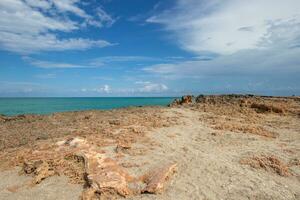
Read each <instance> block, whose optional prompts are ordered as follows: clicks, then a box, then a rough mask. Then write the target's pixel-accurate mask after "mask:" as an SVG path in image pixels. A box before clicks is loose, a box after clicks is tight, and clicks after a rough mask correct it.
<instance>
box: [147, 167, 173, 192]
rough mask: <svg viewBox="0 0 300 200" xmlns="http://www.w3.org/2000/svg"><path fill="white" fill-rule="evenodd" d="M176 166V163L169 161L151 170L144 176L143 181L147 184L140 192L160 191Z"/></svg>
mask: <svg viewBox="0 0 300 200" xmlns="http://www.w3.org/2000/svg"><path fill="white" fill-rule="evenodd" d="M176 167H177V164H176V163H170V164H167V165H165V166H163V167H160V168H157V169H155V170H153V171H151V172H150V173H149V174H148V175H146V176H145V177H144V182H145V183H146V184H147V186H146V187H145V189H143V190H142V192H143V193H145V192H146V193H153V194H158V193H161V192H162V191H163V189H164V186H165V184H166V182H167V180H168V178H169V177H170V176H171V175H172V174H173V173H174V172H175V170H176Z"/></svg>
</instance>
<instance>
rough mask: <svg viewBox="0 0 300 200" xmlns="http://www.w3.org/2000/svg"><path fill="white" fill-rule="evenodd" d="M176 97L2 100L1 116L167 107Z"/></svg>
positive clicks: (0, 103)
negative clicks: (137, 107) (129, 107)
mask: <svg viewBox="0 0 300 200" xmlns="http://www.w3.org/2000/svg"><path fill="white" fill-rule="evenodd" d="M174 99H175V98H174V97H82V98H81V97H78V98H0V114H2V115H8V116H13V115H20V114H51V113H55V112H65V111H80V110H108V109H114V108H122V107H128V106H167V105H168V104H169V103H170V102H171V101H172V100H174Z"/></svg>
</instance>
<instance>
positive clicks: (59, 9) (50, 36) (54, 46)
mask: <svg viewBox="0 0 300 200" xmlns="http://www.w3.org/2000/svg"><path fill="white" fill-rule="evenodd" d="M79 5H80V1H79V0H49V1H41V0H26V1H22V0H1V1H0V48H1V49H5V50H8V51H14V52H18V53H32V52H37V51H61V50H70V49H80V50H81V49H87V48H91V47H105V46H109V45H111V44H110V43H109V42H107V41H104V40H90V39H84V38H66V37H65V38H60V37H59V34H58V33H59V32H72V31H76V30H78V29H80V28H81V27H82V24H86V25H95V23H96V22H97V26H98V27H102V26H106V24H107V25H108V26H110V25H111V24H113V22H114V20H113V19H112V17H110V16H109V15H108V14H107V13H106V12H105V11H104V10H103V9H102V8H98V9H97V11H95V12H96V13H99V10H101V14H100V15H99V14H95V16H92V15H89V14H87V13H86V12H85V11H84V10H83V9H81V8H80V7H79ZM70 13H71V14H74V15H77V16H78V17H79V18H78V20H76V21H75V20H71V18H70V17H69V14H70ZM102 15H105V16H106V17H103V16H102ZM92 22H93V23H92Z"/></svg>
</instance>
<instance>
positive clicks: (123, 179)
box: [23, 137, 177, 200]
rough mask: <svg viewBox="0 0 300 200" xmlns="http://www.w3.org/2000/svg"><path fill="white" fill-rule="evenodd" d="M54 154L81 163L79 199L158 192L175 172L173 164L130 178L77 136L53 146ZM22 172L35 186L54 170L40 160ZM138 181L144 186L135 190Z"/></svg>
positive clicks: (97, 148)
mask: <svg viewBox="0 0 300 200" xmlns="http://www.w3.org/2000/svg"><path fill="white" fill-rule="evenodd" d="M56 146H57V147H56V149H55V152H56V153H57V154H58V155H61V156H62V157H65V156H67V155H68V156H71V155H72V156H76V157H78V158H80V159H82V160H83V162H84V174H85V181H86V189H85V190H84V191H83V193H82V199H86V200H87V199H95V198H96V199H97V197H101V199H113V198H115V197H118V196H121V197H127V196H130V195H134V194H140V193H144V192H148V193H155V194H156V193H161V192H162V191H163V188H164V186H165V183H166V181H167V180H168V178H169V177H170V176H171V175H172V174H173V173H174V171H175V168H176V166H177V165H176V163H172V164H168V165H165V166H162V167H157V168H155V169H154V170H151V171H150V172H148V173H146V175H144V176H142V177H145V178H143V179H141V178H139V177H133V176H131V175H130V174H129V173H128V172H127V171H126V170H125V169H124V168H123V167H122V166H120V165H119V164H118V163H117V162H116V161H115V160H114V159H112V158H109V157H108V156H107V155H106V153H105V152H104V151H103V150H101V149H100V148H99V147H97V146H94V145H92V144H90V143H89V142H88V141H87V140H85V139H83V138H79V137H75V138H69V139H66V140H63V141H59V142H57V143H56ZM23 170H24V172H25V173H27V174H34V175H35V177H34V183H35V184H38V183H40V182H41V181H42V180H43V179H45V178H47V177H49V176H52V175H54V174H55V170H54V169H53V168H51V167H50V165H49V164H48V163H47V162H45V161H43V160H39V161H35V162H32V163H30V162H25V163H24V166H23ZM139 182H144V183H146V187H145V188H142V189H140V188H138V187H135V186H137V185H141V184H139Z"/></svg>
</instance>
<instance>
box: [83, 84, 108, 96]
mask: <svg viewBox="0 0 300 200" xmlns="http://www.w3.org/2000/svg"><path fill="white" fill-rule="evenodd" d="M80 91H81V92H96V93H107V94H108V93H111V92H112V89H111V87H110V86H109V85H107V84H105V85H103V86H101V87H98V88H92V89H87V88H82V89H81V90H80Z"/></svg>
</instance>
